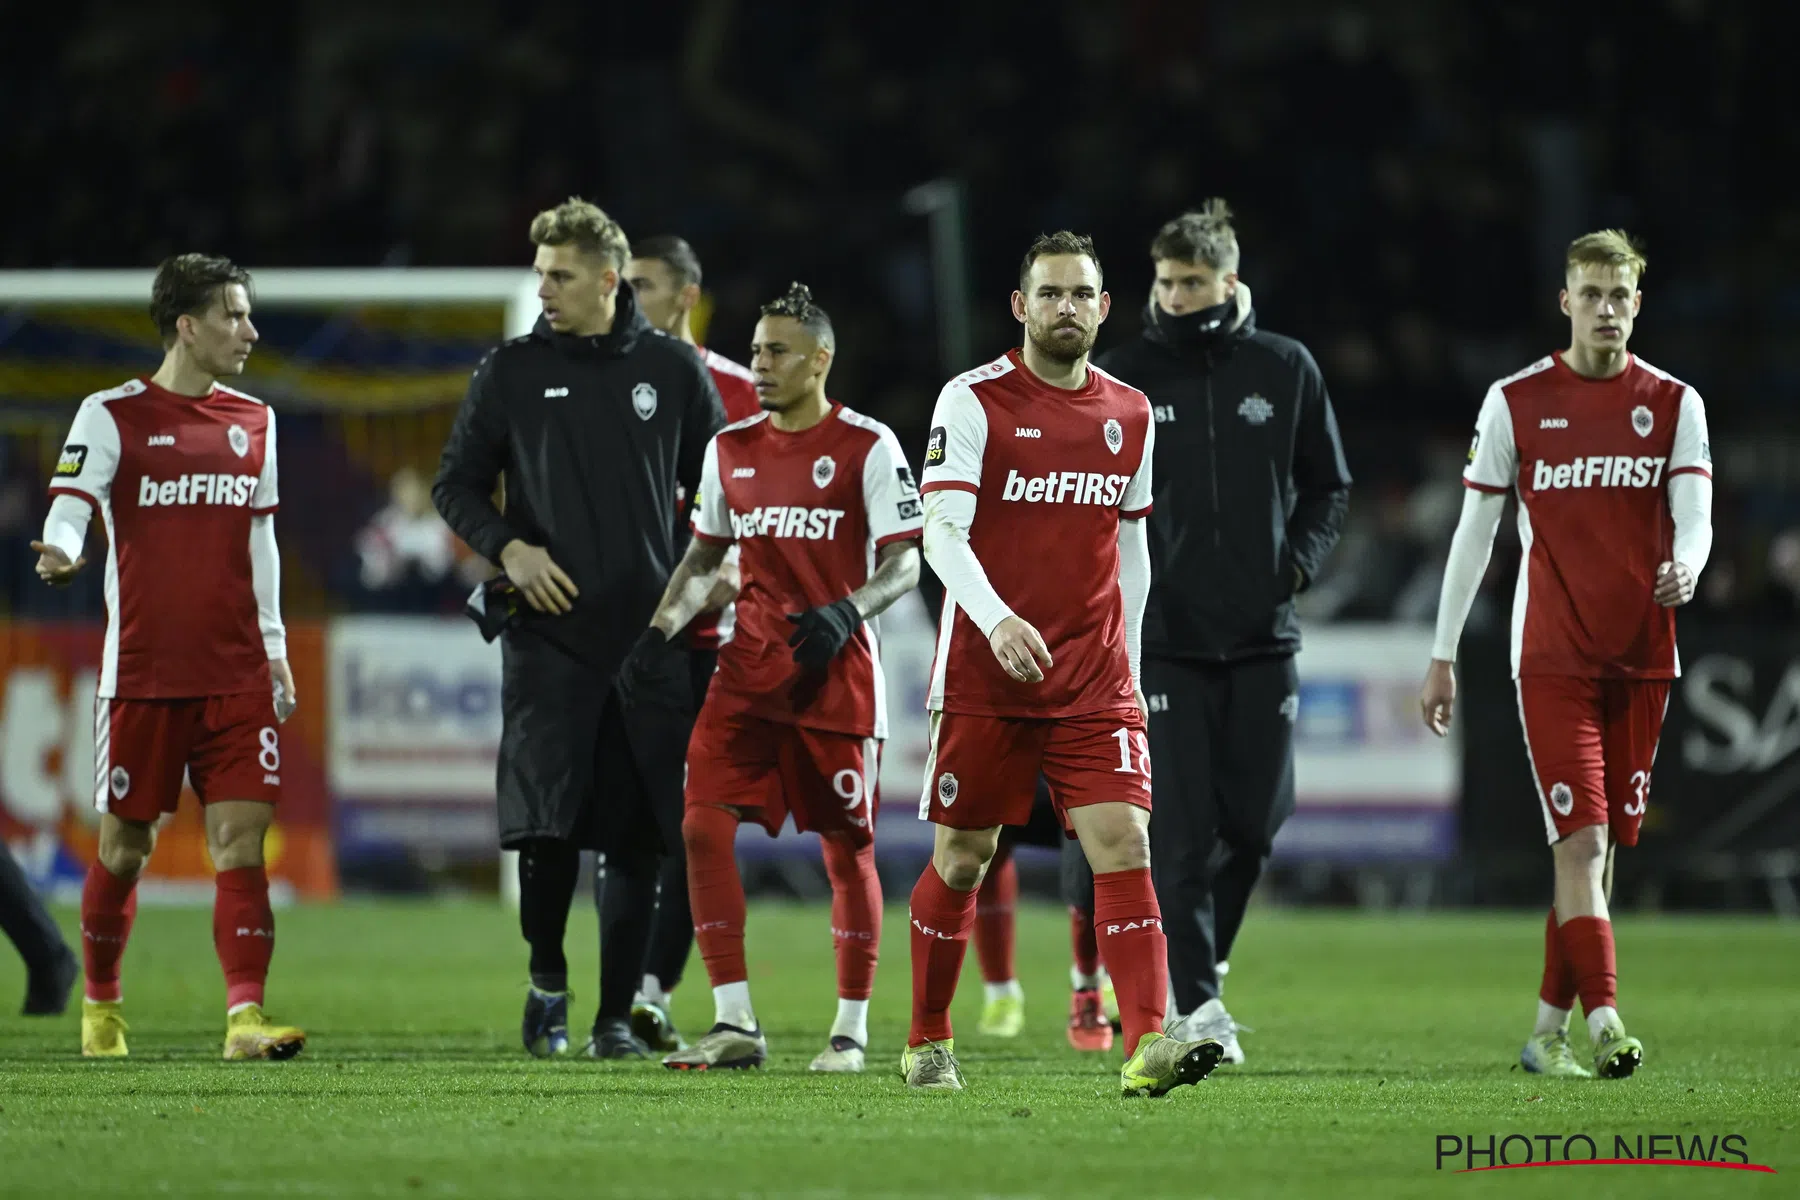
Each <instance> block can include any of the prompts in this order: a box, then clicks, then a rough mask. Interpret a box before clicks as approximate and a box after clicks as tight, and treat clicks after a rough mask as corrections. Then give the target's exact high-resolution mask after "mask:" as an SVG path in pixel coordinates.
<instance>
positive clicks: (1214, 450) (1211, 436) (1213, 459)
mask: <svg viewBox="0 0 1800 1200" xmlns="http://www.w3.org/2000/svg"><path fill="white" fill-rule="evenodd" d="M1206 462H1207V466H1208V468H1209V471H1208V475H1209V479H1210V482H1211V483H1212V535H1213V549H1214V550H1219V549H1221V548H1222V547H1221V542H1220V535H1219V431H1218V428H1217V423H1216V421H1215V420H1214V416H1213V386H1212V356H1211V355H1210V354H1209V355H1207V359H1206Z"/></svg>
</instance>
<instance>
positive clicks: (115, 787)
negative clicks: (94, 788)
mask: <svg viewBox="0 0 1800 1200" xmlns="http://www.w3.org/2000/svg"><path fill="white" fill-rule="evenodd" d="M106 782H107V783H108V784H110V785H111V786H112V794H113V799H115V800H123V799H124V798H125V793H126V792H129V791H130V790H131V775H130V773H128V772H127V771H126V770H125V768H124V767H114V768H113V769H112V774H111V775H109V776H108V777H107V780H106Z"/></svg>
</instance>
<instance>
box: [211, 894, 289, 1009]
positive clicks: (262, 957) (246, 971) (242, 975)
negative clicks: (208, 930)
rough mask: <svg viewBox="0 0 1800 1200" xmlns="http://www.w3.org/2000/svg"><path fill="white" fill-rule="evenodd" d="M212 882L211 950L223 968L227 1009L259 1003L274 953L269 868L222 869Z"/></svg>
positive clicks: (273, 914) (273, 925) (273, 923)
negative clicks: (214, 951)
mask: <svg viewBox="0 0 1800 1200" xmlns="http://www.w3.org/2000/svg"><path fill="white" fill-rule="evenodd" d="M213 886H214V891H213V949H214V950H216V951H217V952H218V955H219V965H220V966H221V967H223V968H224V969H225V1008H226V1010H227V1011H230V1010H231V1009H234V1008H237V1007H238V1006H239V1005H242V1004H261V1003H262V1001H263V983H264V982H265V981H266V980H267V979H268V977H269V959H270V958H272V957H273V956H274V954H275V913H274V910H272V909H271V908H270V907H269V875H268V872H267V871H265V870H263V868H261V867H233V868H232V869H231V870H229V871H220V872H219V874H218V876H217V877H216V878H215V879H214V881H213Z"/></svg>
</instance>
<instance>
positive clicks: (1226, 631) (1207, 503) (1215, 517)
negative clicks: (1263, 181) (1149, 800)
mask: <svg viewBox="0 0 1800 1200" xmlns="http://www.w3.org/2000/svg"><path fill="white" fill-rule="evenodd" d="M1094 361H1095V363H1096V364H1097V365H1098V366H1099V367H1100V369H1101V370H1103V371H1106V372H1108V373H1109V374H1112V375H1115V376H1117V377H1118V378H1120V379H1122V380H1124V381H1125V382H1126V383H1129V384H1130V385H1131V386H1132V387H1135V388H1137V389H1139V390H1140V391H1142V392H1144V393H1145V394H1146V395H1147V396H1149V397H1150V404H1151V409H1152V411H1153V412H1154V413H1155V416H1156V459H1155V462H1154V464H1153V472H1154V479H1155V508H1154V510H1153V511H1152V512H1151V514H1150V517H1149V522H1150V529H1149V534H1150V538H1149V541H1150V563H1151V575H1150V580H1151V582H1150V600H1149V604H1148V606H1147V607H1146V609H1145V612H1144V653H1145V655H1146V656H1148V657H1154V658H1165V659H1175V660H1187V661H1190V662H1229V661H1234V660H1237V659H1245V658H1255V657H1259V656H1267V655H1275V654H1292V653H1293V652H1294V651H1296V650H1298V649H1299V648H1300V622H1299V619H1298V618H1297V617H1296V616H1295V615H1294V594H1295V592H1297V591H1299V590H1301V589H1303V588H1304V587H1305V586H1306V585H1307V584H1308V583H1310V582H1311V581H1312V579H1313V577H1314V576H1315V575H1316V574H1317V573H1318V570H1319V567H1320V566H1321V564H1323V563H1324V561H1325V556H1326V555H1327V554H1329V553H1331V548H1332V546H1334V545H1335V544H1336V543H1337V539H1338V533H1339V532H1340V530H1341V529H1342V528H1343V524H1344V513H1345V511H1346V510H1347V509H1348V507H1349V498H1350V468H1349V467H1348V466H1347V465H1346V464H1345V462H1344V448H1343V444H1342V443H1341V442H1340V441H1339V439H1338V427H1337V417H1336V415H1335V414H1334V413H1333V412H1332V409H1331V399H1330V397H1329V396H1327V395H1326V393H1325V380H1324V378H1323V377H1322V376H1321V375H1320V374H1319V366H1318V364H1317V363H1315V362H1314V361H1313V356H1312V355H1311V354H1310V353H1309V352H1308V351H1307V349H1306V347H1305V346H1303V345H1301V344H1300V343H1299V342H1297V341H1295V340H1294V339H1292V338H1286V337H1282V336H1281V335H1280V334H1275V333H1268V332H1266V331H1262V330H1259V329H1257V328H1256V314H1255V312H1254V310H1253V309H1252V308H1251V307H1250V290H1249V288H1248V287H1245V286H1244V285H1242V284H1240V285H1239V286H1238V289H1237V293H1236V296H1235V297H1234V299H1233V300H1229V301H1227V302H1226V303H1225V304H1224V305H1221V306H1219V307H1218V308H1217V309H1208V310H1205V311H1202V312H1197V313H1186V314H1183V315H1182V316H1180V317H1171V316H1169V315H1168V314H1167V313H1164V312H1161V311H1160V310H1159V309H1158V308H1157V305H1156V302H1155V300H1154V299H1152V300H1151V302H1150V305H1149V307H1148V310H1147V311H1146V313H1145V315H1144V332H1143V335H1142V336H1141V337H1139V338H1136V339H1134V340H1132V341H1130V342H1128V343H1126V344H1125V345H1123V346H1118V347H1115V348H1114V349H1112V350H1108V351H1107V352H1106V353H1104V354H1102V355H1099V356H1098V357H1097V358H1096V359H1095V360H1094Z"/></svg>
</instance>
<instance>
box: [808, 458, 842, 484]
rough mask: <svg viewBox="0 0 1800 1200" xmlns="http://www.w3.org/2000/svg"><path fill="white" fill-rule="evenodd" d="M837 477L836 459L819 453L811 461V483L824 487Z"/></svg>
mask: <svg viewBox="0 0 1800 1200" xmlns="http://www.w3.org/2000/svg"><path fill="white" fill-rule="evenodd" d="M836 477H837V461H836V460H835V459H833V458H832V457H831V455H829V454H821V455H820V456H819V458H818V461H817V462H815V463H813V485H814V486H815V487H824V486H825V485H826V484H828V483H830V482H831V481H832V480H833V479H835V478H836Z"/></svg>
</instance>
